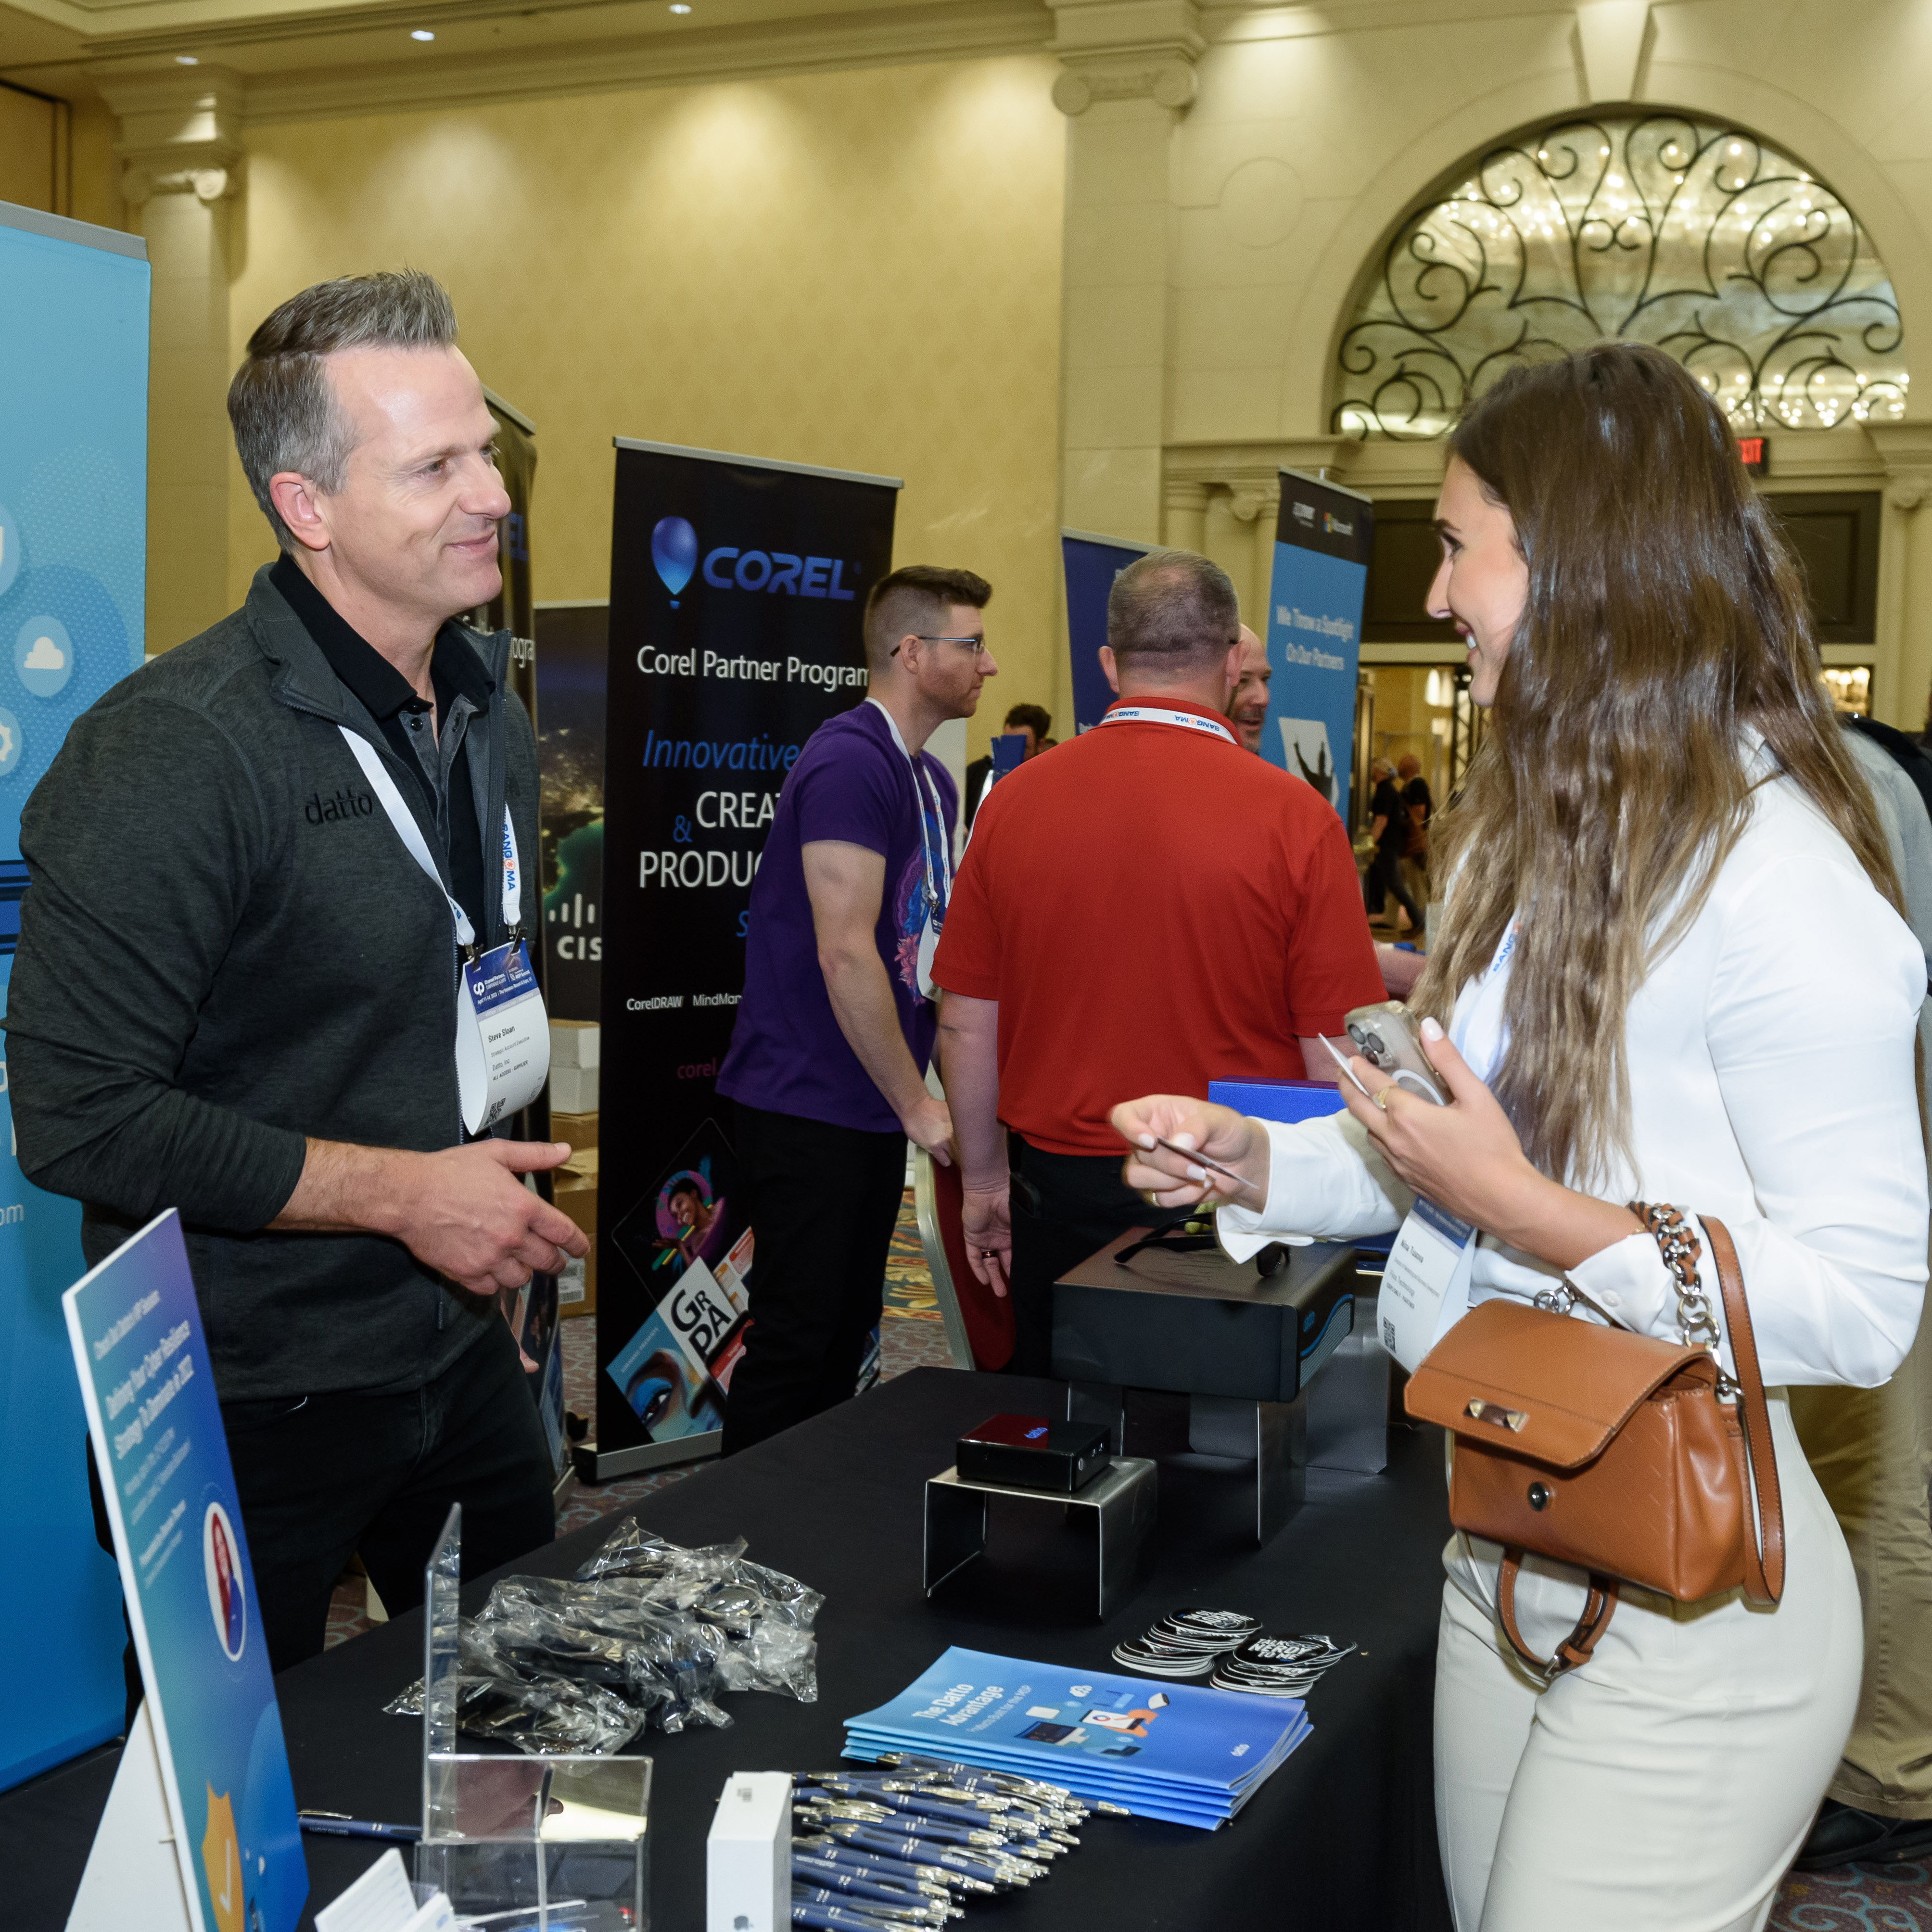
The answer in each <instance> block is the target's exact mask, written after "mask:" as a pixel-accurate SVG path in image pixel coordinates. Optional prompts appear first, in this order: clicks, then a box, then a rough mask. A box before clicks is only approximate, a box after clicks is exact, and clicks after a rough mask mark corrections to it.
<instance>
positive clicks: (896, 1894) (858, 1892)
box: [791, 1852, 949, 1924]
mask: <svg viewBox="0 0 1932 1932" xmlns="http://www.w3.org/2000/svg"><path fill="white" fill-rule="evenodd" d="M791 1870H792V1876H793V1878H795V1879H798V1880H799V1881H800V1882H802V1883H806V1884H810V1885H818V1886H822V1887H824V1888H826V1889H827V1890H829V1891H843V1892H848V1893H850V1895H851V1896H852V1897H854V1898H869V1899H874V1900H878V1901H879V1902H880V1903H883V1904H886V1905H891V1906H898V1907H901V1908H902V1909H904V1910H907V1911H909V1912H919V1913H920V1914H921V1915H923V1916H924V1917H926V1918H928V1919H929V1920H930V1921H932V1922H933V1923H935V1924H937V1923H938V1921H941V1919H943V1918H944V1917H945V1916H946V1915H947V1910H948V1909H949V1908H948V1907H947V1903H946V1901H945V1900H944V1899H943V1898H941V1897H937V1896H936V1895H935V1894H933V1893H932V1892H929V1891H911V1890H909V1889H908V1888H907V1887H906V1886H904V1885H895V1884H892V1883H890V1882H888V1881H886V1880H885V1879H879V1878H874V1877H871V1876H867V1875H866V1874H865V1873H864V1872H863V1871H862V1870H859V1868H856V1867H847V1866H844V1865H841V1864H834V1863H833V1862H832V1860H831V1859H829V1858H811V1857H808V1856H807V1855H805V1853H804V1852H793V1854H792V1861H791Z"/></svg>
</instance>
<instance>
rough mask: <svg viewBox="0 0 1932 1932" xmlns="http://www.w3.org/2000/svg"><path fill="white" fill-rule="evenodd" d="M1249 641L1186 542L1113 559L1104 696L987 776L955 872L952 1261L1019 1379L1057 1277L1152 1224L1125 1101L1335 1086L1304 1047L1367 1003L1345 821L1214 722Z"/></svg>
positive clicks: (1323, 1061)
mask: <svg viewBox="0 0 1932 1932" xmlns="http://www.w3.org/2000/svg"><path fill="white" fill-rule="evenodd" d="M1246 654H1247V646H1246V645H1245V644H1244V642H1243V638H1242V632H1241V616H1240V613H1239V611H1238V610H1237V608H1236V607H1235V587H1234V586H1233V585H1232V583H1230V582H1229V580H1228V578H1227V576H1226V573H1225V572H1224V571H1222V570H1221V569H1220V568H1219V567H1218V566H1217V565H1215V564H1214V563H1212V562H1210V561H1209V560H1208V559H1207V558H1206V557H1205V556H1196V554H1195V553H1193V552H1192V551H1190V550H1155V551H1153V552H1151V553H1150V554H1148V556H1144V557H1142V558H1139V559H1136V561H1135V562H1133V563H1132V564H1130V565H1128V566H1127V568H1126V569H1125V570H1124V571H1121V574H1120V575H1119V576H1118V577H1116V578H1115V580H1114V586H1113V589H1112V594H1111V595H1109V598H1108V603H1107V642H1106V644H1105V645H1104V646H1102V648H1101V651H1100V662H1101V665H1102V667H1103V670H1105V671H1106V675H1107V680H1108V682H1109V684H1110V685H1112V687H1113V688H1114V689H1115V691H1117V692H1118V694H1119V698H1118V702H1117V703H1115V704H1114V705H1113V706H1111V707H1110V709H1109V710H1108V712H1107V713H1106V715H1105V716H1104V717H1103V718H1102V719H1101V720H1100V723H1099V724H1096V725H1095V726H1094V728H1093V729H1092V730H1089V731H1087V732H1085V733H1082V735H1081V736H1079V737H1078V738H1076V739H1074V740H1073V742H1072V743H1070V744H1067V745H1062V746H1061V748H1059V749H1058V751H1055V753H1054V754H1053V756H1052V757H1050V758H1035V759H1034V760H1031V761H1030V762H1029V763H1026V764H1023V765H1022V766H1020V768H1019V770H1018V771H1016V772H1012V773H1010V774H1009V775H1007V777H1005V778H1002V779H1001V781H1000V782H999V783H998V784H996V785H995V787H993V789H992V791H991V792H989V793H988V794H987V796H986V802H985V804H983V805H982V806H981V807H980V815H979V817H978V819H977V821H976V822H975V823H974V831H973V841H972V843H971V844H970V845H969V846H968V847H967V848H966V856H965V859H963V860H962V862H961V865H960V869H959V883H958V885H957V887H956V889H955V891H954V893H953V905H952V909H951V910H950V913H948V915H947V922H946V933H945V937H944V938H943V939H942V940H941V942H940V947H939V954H938V960H937V962H936V963H935V966H934V968H933V977H935V979H936V980H938V983H939V984H940V985H941V986H942V987H944V989H945V993H946V997H945V1000H944V1004H942V1006H941V1011H940V1019H939V1040H940V1067H941V1073H942V1074H943V1076H944V1079H945V1085H946V1097H947V1104H948V1106H950V1108H951V1109H952V1114H953V1133H954V1137H955V1142H956V1146H957V1148H958V1150H959V1160H960V1178H961V1181H962V1185H963V1187H964V1190H965V1211H964V1213H965V1233H966V1241H967V1250H968V1256H969V1258H970V1259H971V1262H972V1265H973V1268H974V1272H975V1273H976V1274H977V1275H978V1276H979V1277H980V1279H981V1280H983V1281H986V1282H988V1283H991V1284H992V1286H994V1287H995V1289H1000V1290H1004V1289H1007V1286H1008V1285H1009V1283H1010V1288H1011V1292H1012V1295H1013V1316H1014V1325H1015V1329H1016V1345H1015V1352H1014V1355H1013V1361H1012V1362H1011V1364H1010V1367H1012V1368H1013V1370H1015V1371H1016V1373H1019V1374H1022V1375H1047V1374H1049V1373H1052V1307H1053V1283H1055V1280H1058V1278H1059V1277H1061V1275H1063V1274H1065V1273H1066V1271H1067V1269H1068V1268H1071V1267H1072V1266H1073V1265H1075V1264H1076V1262H1079V1261H1081V1260H1082V1259H1085V1256H1088V1255H1089V1254H1091V1253H1092V1252H1093V1251H1094V1250H1095V1249H1097V1248H1098V1247H1102V1246H1103V1245H1104V1244H1106V1242H1107V1241H1109V1240H1111V1239H1112V1238H1113V1237H1114V1236H1115V1235H1118V1234H1119V1233H1121V1232H1122V1231H1123V1230H1124V1229H1127V1228H1129V1227H1131V1226H1133V1225H1134V1224H1135V1223H1136V1222H1145V1220H1146V1218H1147V1206H1146V1204H1145V1202H1143V1201H1142V1199H1141V1198H1140V1196H1139V1195H1138V1194H1136V1193H1134V1192H1133V1190H1131V1189H1130V1188H1129V1187H1127V1186H1126V1185H1125V1184H1124V1182H1123V1181H1121V1154H1120V1142H1119V1140H1118V1137H1117V1136H1115V1134H1114V1133H1113V1130H1112V1128H1111V1127H1109V1125H1108V1121H1107V1116H1108V1113H1109V1110H1110V1109H1112V1107H1113V1106H1115V1103H1117V1102H1118V1100H1120V1099H1121V1097H1122V1096H1124V1095H1129V1094H1162V1093H1165V1094H1205V1093H1206V1092H1207V1091H1208V1082H1209V1081H1211V1080H1213V1079H1220V1078H1223V1077H1227V1076H1249V1077H1250V1078H1258V1079H1275V1080H1300V1079H1307V1078H1312V1079H1318V1080H1319V1079H1334V1062H1333V1061H1332V1060H1331V1059H1330V1058H1329V1056H1328V1054H1327V1053H1326V1052H1325V1051H1324V1050H1323V1049H1322V1047H1321V1046H1319V1045H1318V1044H1317V1041H1316V1036H1318V1035H1334V1034H1340V1032H1341V1031H1342V1027H1343V1016H1344V1015H1345V1014H1346V1013H1347V1012H1348V1010H1349V1008H1350V1007H1357V1006H1364V1005H1367V1004H1370V1002H1372V1001H1376V1000H1379V999H1380V998H1382V979H1381V976H1380V975H1379V974H1378V972H1377V971H1376V960H1375V949H1374V948H1373V946H1372V945H1371V944H1370V941H1369V929H1368V922H1367V919H1366V917H1365V916H1364V913H1363V910H1362V901H1361V893H1360V891H1359V890H1358V887H1357V884H1356V880H1355V856H1354V854H1353V853H1352V851H1351V850H1350V849H1349V839H1348V835H1347V833H1346V832H1345V831H1344V830H1343V826H1342V821H1341V820H1340V818H1338V817H1337V816H1336V814H1335V812H1334V808H1332V807H1331V805H1329V804H1328V801H1327V800H1326V799H1324V798H1323V797H1322V796H1321V795H1320V794H1319V793H1318V792H1316V790H1313V787H1310V786H1308V785H1307V784H1304V783H1302V781H1301V780H1300V779H1299V778H1290V777H1289V775H1288V774H1287V773H1286V772H1283V771H1281V770H1280V769H1277V767H1276V766H1273V765H1271V764H1268V763H1266V762H1265V760H1262V759H1260V758H1256V757H1249V756H1248V755H1247V754H1246V753H1245V752H1244V750H1243V749H1242V747H1241V744H1240V743H1239V742H1238V740H1237V739H1236V737H1235V731H1234V728H1233V727H1232V725H1231V724H1229V720H1228V705H1229V698H1230V697H1232V694H1233V693H1234V691H1235V686H1236V684H1237V683H1238V681H1239V679H1240V676H1241V666H1242V662H1243V660H1244V657H1245V655H1246Z"/></svg>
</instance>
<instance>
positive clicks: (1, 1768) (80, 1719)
mask: <svg viewBox="0 0 1932 1932" xmlns="http://www.w3.org/2000/svg"><path fill="white" fill-rule="evenodd" d="M0 370H5V372H6V378H7V383H6V397H7V401H6V434H5V435H4V436H0V1016H4V1014H5V1007H6V992H7V980H8V978H9V977H10V974H11V972H12V969H13V949H14V947H15V945H16V944H17V941H18V940H19V938H20V899H21V896H22V895H23V893H24V892H26V886H27V868H26V866H25V865H23V864H22V863H21V862H20V808H21V806H22V805H23V803H25V802H26V797H27V795H28V793H29V792H31V790H33V788H34V785H35V784H36V783H37V782H38V781H39V778H40V775H41V773H42V772H44V771H45V770H46V768H47V766H48V765H49V763H51V762H52V759H53V756H54V754H55V752H56V751H58V750H59V748H60V746H61V742H62V739H64V738H65V736H66V735H67V728H68V725H69V724H71V722H72V721H73V720H74V718H76V717H77V716H78V715H79V714H80V712H83V711H84V710H86V709H87V707H88V706H89V705H90V704H92V703H93V702H94V700H95V699H96V698H97V697H99V696H100V695H101V693H102V692H104V691H106V690H107V688H109V686H110V685H114V684H118V682H120V680H121V679H122V678H124V677H125V676H127V673H129V672H130V670H134V669H136V667H138V666H139V664H140V662H141V613H142V595H143V574H142V565H143V559H144V557H145V553H146V547H147V509H146V505H147V426H148V263H147V259H146V251H145V245H143V244H142V242H140V241H139V239H137V238H136V237H135V236H131V235H122V234H119V233H115V232H113V230H110V229H102V228H91V227H89V226H86V224H84V223H81V222H78V221H66V220H62V219H61V218H60V217H58V216H55V215H47V214H38V213H37V212H35V211H34V210H32V209H30V208H14V207H11V206H9V205H6V204H5V203H0ZM0 1052H4V1049H3V1048H0ZM12 1127H13V1123H12V1119H11V1106H10V1103H9V1102H8V1101H7V1066H6V1061H5V1059H4V1058H0V1359H4V1360H5V1362H6V1364H7V1373H6V1376H5V1378H4V1379H0V1468H5V1469H8V1470H10V1471H12V1472H16V1477H17V1480H14V1481H10V1482H8V1483H7V1484H6V1485H5V1488H4V1490H0V1600H3V1601H7V1602H9V1603H15V1604H24V1603H34V1604H38V1605H40V1614H39V1615H38V1616H37V1617H36V1619H35V1636H34V1667H33V1668H32V1669H31V1670H23V1671H20V1672H17V1673H16V1675H15V1681H14V1682H13V1684H12V1685H10V1687H9V1691H8V1694H7V1706H6V1712H5V1716H4V1717H0V1787H5V1786H7V1785H10V1784H18V1783H19V1782H20V1781H21V1780H23V1778H31V1777H32V1776H33V1775H34V1774H35V1773H36V1772H40V1771H43V1770H45V1769H47V1768H48V1767H49V1766H52V1765H56V1764H59V1763H62V1762H63V1761H64V1760H66V1759H68V1758H70V1757H73V1756H74V1755H75V1754H77V1752H80V1751H85V1750H86V1749H87V1748H89V1746H91V1745H96V1744H98V1743H100V1742H101V1741H102V1740H103V1739H107V1738H110V1737H112V1736H114V1734H115V1733H116V1732H117V1731H118V1730H120V1728H121V1708H122V1700H123V1696H124V1691H123V1688H122V1683H121V1641H122V1640H121V1611H120V1605H119V1604H118V1601H117V1592H116V1590H115V1580H114V1567H113V1565H112V1564H111V1563H110V1562H108V1561H107V1559H106V1558H105V1557H104V1556H102V1554H101V1550H100V1549H99V1547H98V1546H97V1544H95V1540H94V1530H93V1513H92V1510H91V1508H89V1502H88V1494H87V1467H86V1459H85V1457H84V1455H83V1443H84V1442H85V1439H86V1434H85V1424H83V1421H82V1418H81V1409H80V1395H79V1392H78V1391H77V1390H76V1388H75V1387H74V1377H73V1375H72V1374H71V1372H70V1371H69V1369H68V1349H67V1338H66V1336H65V1334H63V1332H62V1328H61V1321H60V1292H61V1290H62V1289H63V1288H65V1286H67V1284H68V1283H69V1282H71V1280H73V1279H74V1273H75V1271H76V1270H77V1268H79V1267H80V1205H79V1204H78V1203H77V1202H72V1201H65V1200H58V1199H55V1197H54V1196H52V1195H49V1194H43V1193H41V1192H40V1190H38V1189H37V1188H35V1187H31V1186H29V1185H28V1183H27V1181H26V1180H25V1179H24V1178H23V1177H22V1175H21V1173H20V1163H19V1162H18V1160H16V1158H15V1157H14V1152H13V1131H12ZM26 1472H31V1477H29V1476H28V1475H27V1474H26Z"/></svg>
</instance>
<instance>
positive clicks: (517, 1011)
mask: <svg viewBox="0 0 1932 1932" xmlns="http://www.w3.org/2000/svg"><path fill="white" fill-rule="evenodd" d="M458 992H459V998H460V1004H461V1005H462V1007H463V1012H462V1013H461V1014H460V1016H459V1017H458V1025H457V1028H456V1084H457V1091H458V1094H459V1095H460V1097H461V1099H462V1102H463V1128H464V1130H465V1131H466V1133H471V1134H480V1133H484V1131H486V1130H487V1129H489V1128H490V1127H494V1126H495V1125H496V1123H497V1122H498V1121H500V1120H502V1119H503V1118H505V1116H506V1115H511V1114H514V1113H515V1112H517V1111H518V1109H520V1108H523V1107H527V1106H529V1104H530V1103H531V1102H532V1100H535V1098H536V1097H537V1095H538V1093H539V1092H540V1091H541V1090H542V1087H543V1084H544V1081H545V1080H546V1079H548V1078H549V1076H550V1016H549V1015H548V1014H547V1013H545V1012H544V1003H543V995H542V993H541V992H540V991H539V990H538V986H537V976H536V975H535V973H533V972H532V971H531V970H530V953H529V946H528V945H527V944H526V942H525V941H523V940H520V939H514V940H511V941H508V943H507V944H505V945H502V946H493V947H490V950H489V951H488V952H487V953H478V955H477V956H476V957H475V959H471V960H466V961H465V962H463V977H462V983H461V985H460V988H459V989H458Z"/></svg>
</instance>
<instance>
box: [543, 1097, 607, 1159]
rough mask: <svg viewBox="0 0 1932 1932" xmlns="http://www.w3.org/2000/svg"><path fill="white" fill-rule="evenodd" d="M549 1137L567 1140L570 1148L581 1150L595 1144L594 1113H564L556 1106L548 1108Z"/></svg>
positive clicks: (595, 1125) (554, 1139)
mask: <svg viewBox="0 0 1932 1932" xmlns="http://www.w3.org/2000/svg"><path fill="white" fill-rule="evenodd" d="M550 1139H552V1140H553V1141H568V1142H569V1143H570V1145H571V1148H573V1149H574V1150H576V1151H578V1152H581V1151H583V1149H584V1148H594V1147H595V1145H597V1116H596V1115H595V1114H566V1113H563V1112H560V1111H559V1109H556V1108H554V1107H553V1108H552V1109H550Z"/></svg>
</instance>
